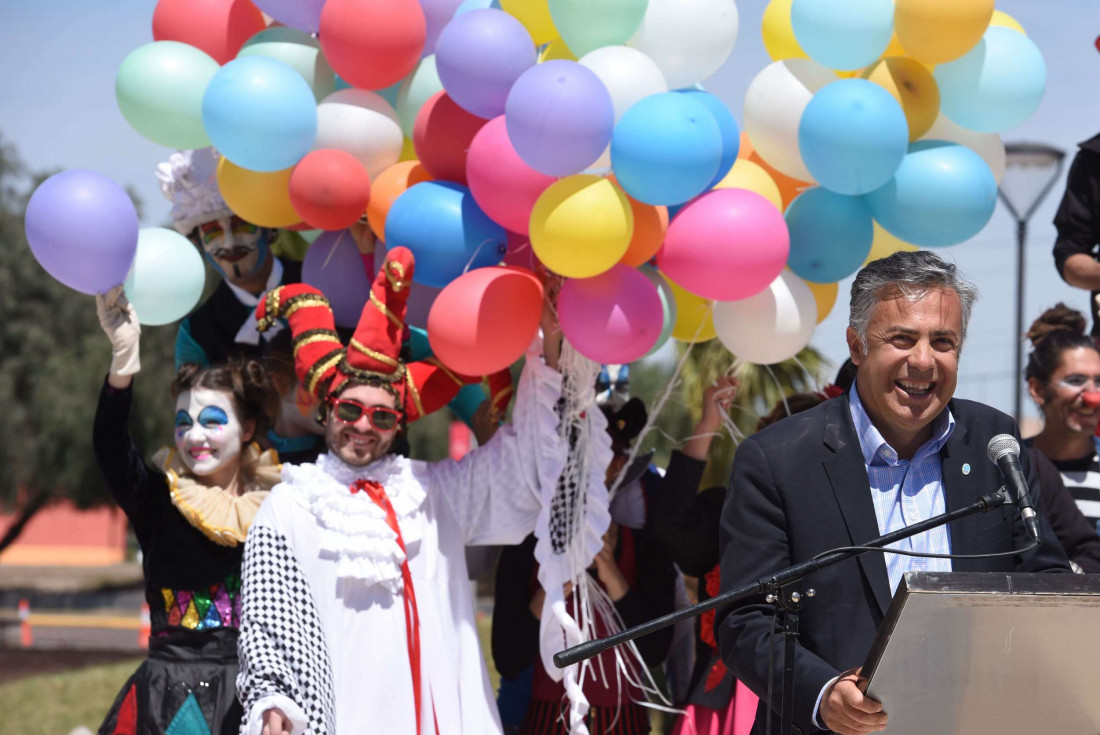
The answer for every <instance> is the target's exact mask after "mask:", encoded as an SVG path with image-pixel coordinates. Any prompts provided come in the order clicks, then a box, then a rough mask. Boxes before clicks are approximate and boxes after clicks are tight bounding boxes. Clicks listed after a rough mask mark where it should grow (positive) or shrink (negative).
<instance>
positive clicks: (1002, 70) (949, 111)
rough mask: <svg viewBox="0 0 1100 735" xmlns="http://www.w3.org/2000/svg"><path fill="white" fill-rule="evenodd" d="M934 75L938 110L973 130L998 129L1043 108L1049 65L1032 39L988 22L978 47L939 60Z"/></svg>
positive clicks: (985, 131)
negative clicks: (941, 60)
mask: <svg viewBox="0 0 1100 735" xmlns="http://www.w3.org/2000/svg"><path fill="white" fill-rule="evenodd" d="M933 76H934V77H935V78H936V84H938V85H939V88H940V110H941V111H942V112H943V114H944V115H946V116H947V119H948V120H950V121H951V122H953V123H956V124H957V125H961V126H962V127H964V128H967V129H969V130H977V131H978V132H981V133H1000V132H1004V131H1005V130H1008V129H1009V128H1013V127H1015V126H1017V125H1019V124H1020V123H1022V122H1023V121H1024V120H1026V119H1028V118H1029V117H1031V114H1032V113H1033V112H1035V110H1036V109H1037V108H1038V107H1039V102H1040V101H1042V99H1043V91H1044V90H1045V89H1046V83H1047V67H1046V63H1045V62H1044V61H1043V55H1042V54H1041V53H1040V52H1039V48H1038V47H1037V46H1036V45H1035V43H1034V42H1033V41H1032V40H1031V39H1030V38H1028V37H1027V36H1025V35H1024V34H1022V33H1020V32H1018V31H1014V30H1012V29H1011V28H1002V27H1000V26H990V27H989V29H988V30H986V32H985V35H984V36H982V40H981V41H979V42H978V45H977V46H975V47H974V48H972V49H970V51H968V52H967V53H966V54H964V55H963V56H961V57H959V58H958V59H955V60H954V61H949V62H947V63H946V64H939V65H938V66H937V67H936V69H935V71H934V72H933Z"/></svg>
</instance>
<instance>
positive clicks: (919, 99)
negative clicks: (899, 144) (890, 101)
mask: <svg viewBox="0 0 1100 735" xmlns="http://www.w3.org/2000/svg"><path fill="white" fill-rule="evenodd" d="M863 78H864V79H867V80H869V81H872V82H874V83H875V84H877V85H878V86H880V87H882V88H883V89H885V90H886V91H887V92H889V93H890V94H892V95H893V96H894V99H896V100H897V101H898V104H899V105H901V109H902V111H903V112H905V119H906V120H907V121H908V122H909V141H910V142H912V141H914V140H916V139H917V138H919V137H921V136H922V135H924V134H925V133H927V132H928V129H929V128H931V127H932V123H934V122H936V116H937V115H939V114H940V88H939V86H938V85H937V84H936V79H935V78H934V77H933V76H932V74H931V73H930V72H929V71H928V69H927V68H926V67H925V66H924V64H922V63H920V62H919V61H917V60H916V59H910V58H909V57H908V56H889V57H887V58H885V59H881V60H879V61H877V62H875V63H874V64H872V65H871V66H869V67H867V68H866V69H864V71H863Z"/></svg>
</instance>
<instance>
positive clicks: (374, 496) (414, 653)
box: [348, 480, 439, 735]
mask: <svg viewBox="0 0 1100 735" xmlns="http://www.w3.org/2000/svg"><path fill="white" fill-rule="evenodd" d="M348 489H349V490H351V492H352V494H354V493H357V492H359V491H360V490H362V491H363V492H365V493H366V494H367V496H368V497H370V499H371V500H373V501H374V503H375V505H377V506H378V507H379V508H381V509H382V510H384V511H385V512H386V523H387V524H388V525H389V527H390V528H391V529H392V530H393V532H394V533H396V534H397V545H398V546H400V547H401V551H402V552H404V551H405V540H404V539H403V538H402V537H401V527H400V526H398V525H397V514H396V513H394V510H393V505H392V504H391V503H390V499H389V497H388V496H387V495H386V490H385V489H384V488H383V487H382V485H381V484H379V483H377V482H375V481H374V480H356V481H355V483H354V484H353V485H352V486H351V487H349V488H348ZM401 577H402V579H403V580H404V582H405V593H404V595H403V597H404V599H405V637H406V639H407V641H408V647H409V668H410V669H412V680H413V702H415V704H416V733H417V735H420V614H419V613H418V612H417V610H416V592H415V591H414V590H413V581H412V574H411V573H410V572H409V560H408V557H407V556H406V558H405V560H404V561H402V562H401ZM432 710H433V711H432V718H433V719H434V718H435V711H434V710H435V708H434V707H433V708H432ZM438 730H439V726H438V725H436V731H437V732H438Z"/></svg>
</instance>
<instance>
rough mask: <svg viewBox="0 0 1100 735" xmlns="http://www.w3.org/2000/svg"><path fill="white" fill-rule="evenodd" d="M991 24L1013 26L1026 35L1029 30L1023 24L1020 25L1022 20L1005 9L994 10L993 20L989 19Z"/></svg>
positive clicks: (1015, 29) (1003, 26)
mask: <svg viewBox="0 0 1100 735" xmlns="http://www.w3.org/2000/svg"><path fill="white" fill-rule="evenodd" d="M989 25H991V26H1000V27H1002V28H1011V29H1012V30H1014V31H1019V32H1020V33H1022V34H1024V35H1025V36H1026V35H1027V31H1025V30H1024V27H1023V26H1022V25H1020V21H1018V20H1016V19H1015V18H1013V17H1012V16H1011V15H1009V14H1008V13H1006V12H1004V11H1003V10H994V11H993V20H991V21H989Z"/></svg>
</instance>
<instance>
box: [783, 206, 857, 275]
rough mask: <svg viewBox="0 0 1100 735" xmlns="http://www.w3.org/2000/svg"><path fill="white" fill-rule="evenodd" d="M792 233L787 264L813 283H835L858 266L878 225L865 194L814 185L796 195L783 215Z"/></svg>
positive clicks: (795, 272) (853, 271)
mask: <svg viewBox="0 0 1100 735" xmlns="http://www.w3.org/2000/svg"><path fill="white" fill-rule="evenodd" d="M784 217H785V218H786V220H787V229H788V230H789V231H790V233H791V251H790V254H789V255H788V256H787V267H788V268H790V269H791V270H792V271H794V274H795V275H796V276H798V277H799V278H801V279H803V280H806V281H812V282H813V283H836V282H837V281H839V280H841V279H843V278H847V277H848V276H850V275H852V274H853V273H855V272H856V271H857V270H859V268H860V266H861V265H863V261H864V260H866V259H867V254H868V253H870V252H871V241H872V240H874V239H875V225H874V222H873V221H872V220H871V210H870V209H869V208H868V207H867V203H866V202H865V201H863V198H862V197H855V196H848V195H846V194H837V193H836V192H834V191H829V190H828V189H826V188H824V187H821V186H815V187H814V188H812V189H807V190H806V191H804V192H802V193H801V194H799V195H798V196H797V197H795V199H794V201H792V202H791V204H790V206H788V207H787V212H786V214H785V215H784Z"/></svg>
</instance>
